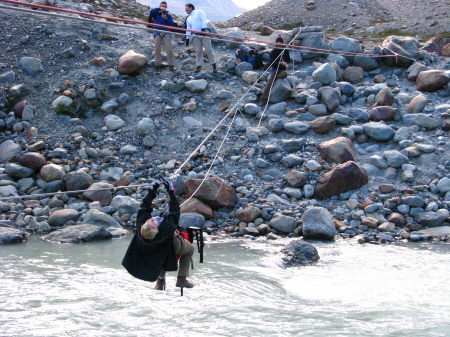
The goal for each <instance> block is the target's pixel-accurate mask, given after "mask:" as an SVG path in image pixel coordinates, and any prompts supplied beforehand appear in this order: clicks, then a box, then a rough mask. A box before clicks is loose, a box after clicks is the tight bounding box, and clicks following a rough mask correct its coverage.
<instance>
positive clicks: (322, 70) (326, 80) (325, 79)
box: [312, 62, 336, 85]
mask: <svg viewBox="0 0 450 337" xmlns="http://www.w3.org/2000/svg"><path fill="white" fill-rule="evenodd" d="M312 79H313V80H314V81H316V82H320V83H322V84H323V85H328V84H331V83H332V82H334V81H336V70H334V67H333V66H332V65H331V63H329V62H327V63H324V64H322V65H321V66H320V67H319V68H317V69H316V70H314V72H313V73H312Z"/></svg>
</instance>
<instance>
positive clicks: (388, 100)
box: [375, 87, 395, 106]
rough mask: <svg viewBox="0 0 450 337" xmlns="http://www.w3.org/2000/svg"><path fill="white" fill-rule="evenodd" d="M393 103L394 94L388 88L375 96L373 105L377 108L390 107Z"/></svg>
mask: <svg viewBox="0 0 450 337" xmlns="http://www.w3.org/2000/svg"><path fill="white" fill-rule="evenodd" d="M394 102H395V97H394V94H393V93H392V91H391V89H390V88H388V87H386V88H383V89H381V91H380V92H379V93H378V94H377V95H376V96H375V104H376V105H377V106H387V105H392V104H394Z"/></svg>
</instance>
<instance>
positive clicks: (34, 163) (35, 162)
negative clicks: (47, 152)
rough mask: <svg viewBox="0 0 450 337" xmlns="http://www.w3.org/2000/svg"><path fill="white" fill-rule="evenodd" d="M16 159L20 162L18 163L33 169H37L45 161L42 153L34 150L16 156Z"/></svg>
mask: <svg viewBox="0 0 450 337" xmlns="http://www.w3.org/2000/svg"><path fill="white" fill-rule="evenodd" d="M17 161H18V162H19V163H20V165H22V166H25V167H28V168H30V169H33V170H39V169H40V168H41V167H42V166H44V165H45V164H46V163H47V160H46V159H45V157H44V156H43V155H42V154H40V153H36V152H28V153H24V154H23V155H21V156H20V157H19V158H17Z"/></svg>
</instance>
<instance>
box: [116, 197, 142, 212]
mask: <svg viewBox="0 0 450 337" xmlns="http://www.w3.org/2000/svg"><path fill="white" fill-rule="evenodd" d="M139 205H140V203H139V202H138V201H136V200H135V199H133V198H130V197H126V196H123V195H117V196H115V197H114V198H113V199H112V201H111V204H110V206H111V207H112V208H114V209H115V210H116V211H117V212H118V214H119V216H120V215H123V214H131V215H133V214H135V213H137V211H138V209H139Z"/></svg>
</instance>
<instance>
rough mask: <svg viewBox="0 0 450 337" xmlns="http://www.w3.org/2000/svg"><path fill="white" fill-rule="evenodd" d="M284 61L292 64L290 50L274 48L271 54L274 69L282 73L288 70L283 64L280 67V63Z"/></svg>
mask: <svg viewBox="0 0 450 337" xmlns="http://www.w3.org/2000/svg"><path fill="white" fill-rule="evenodd" d="M281 53H283V55H282V56H281V57H278V56H279V55H280V54H281ZM281 60H283V61H284V62H286V63H289V62H291V57H290V56H289V50H287V49H280V48H274V49H272V51H271V52H270V64H272V69H274V70H277V69H278V71H280V70H286V67H285V66H284V65H282V64H280V66H278V64H279V63H280V61H281Z"/></svg>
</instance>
